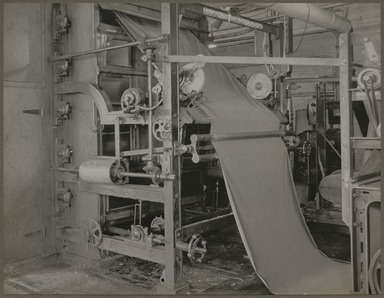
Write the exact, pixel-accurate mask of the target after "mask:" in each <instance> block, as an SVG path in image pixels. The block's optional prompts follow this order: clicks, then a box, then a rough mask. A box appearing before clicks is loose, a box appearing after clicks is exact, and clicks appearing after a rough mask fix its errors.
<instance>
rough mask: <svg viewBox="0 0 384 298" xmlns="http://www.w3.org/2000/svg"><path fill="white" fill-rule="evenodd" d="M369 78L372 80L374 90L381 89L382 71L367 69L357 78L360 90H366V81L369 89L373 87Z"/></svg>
mask: <svg viewBox="0 0 384 298" xmlns="http://www.w3.org/2000/svg"><path fill="white" fill-rule="evenodd" d="M369 77H370V78H371V79H372V83H373V89H380V86H381V71H380V70H379V69H375V68H365V69H363V70H362V71H361V72H360V73H359V75H358V76H357V83H358V84H359V86H360V88H362V89H365V86H364V81H366V83H367V86H368V88H370V89H371V88H372V87H371V83H370V80H368V79H369Z"/></svg>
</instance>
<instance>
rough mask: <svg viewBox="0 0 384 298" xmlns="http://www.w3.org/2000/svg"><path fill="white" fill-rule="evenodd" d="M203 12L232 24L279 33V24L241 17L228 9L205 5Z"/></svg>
mask: <svg viewBox="0 0 384 298" xmlns="http://www.w3.org/2000/svg"><path fill="white" fill-rule="evenodd" d="M188 10H190V9H188ZM194 12H195V13H200V11H194ZM202 14H203V15H205V16H207V17H211V18H214V19H218V20H223V21H226V22H228V23H231V24H236V25H241V26H242V27H249V28H252V29H258V30H262V31H264V32H268V33H272V34H274V35H278V31H279V29H278V27H277V26H274V25H271V24H267V23H263V22H260V21H256V20H253V19H249V18H246V17H242V16H239V17H237V16H233V15H231V14H230V13H229V12H227V11H224V10H221V9H217V8H213V7H209V6H204V5H203V11H202Z"/></svg>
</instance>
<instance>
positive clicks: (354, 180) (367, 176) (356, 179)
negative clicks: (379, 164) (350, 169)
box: [351, 171, 381, 183]
mask: <svg viewBox="0 0 384 298" xmlns="http://www.w3.org/2000/svg"><path fill="white" fill-rule="evenodd" d="M380 175H381V171H376V172H373V173H369V174H365V175H361V176H355V177H352V178H351V182H352V183H357V182H360V181H364V180H367V179H371V178H375V177H378V176H380Z"/></svg>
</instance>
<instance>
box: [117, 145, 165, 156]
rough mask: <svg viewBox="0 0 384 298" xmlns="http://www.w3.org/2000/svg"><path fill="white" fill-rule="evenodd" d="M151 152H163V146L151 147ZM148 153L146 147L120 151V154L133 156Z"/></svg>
mask: <svg viewBox="0 0 384 298" xmlns="http://www.w3.org/2000/svg"><path fill="white" fill-rule="evenodd" d="M152 152H153V153H163V152H164V148H163V147H156V148H153V151H152ZM148 153H149V150H148V149H138V150H129V151H123V152H121V153H120V155H121V156H134V155H146V154H148Z"/></svg>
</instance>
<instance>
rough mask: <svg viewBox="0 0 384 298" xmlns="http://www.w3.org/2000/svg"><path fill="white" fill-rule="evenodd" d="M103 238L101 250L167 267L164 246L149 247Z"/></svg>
mask: <svg viewBox="0 0 384 298" xmlns="http://www.w3.org/2000/svg"><path fill="white" fill-rule="evenodd" d="M115 238H116V237H109V236H103V241H102V242H101V244H100V246H99V249H103V250H108V251H112V252H115V253H118V254H122V255H126V256H131V257H134V258H139V259H142V260H147V261H151V262H155V263H158V264H163V265H165V252H164V246H155V247H148V246H145V245H143V244H141V243H135V242H134V241H132V240H121V239H115Z"/></svg>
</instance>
